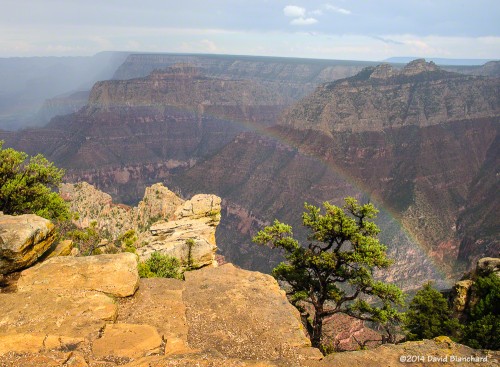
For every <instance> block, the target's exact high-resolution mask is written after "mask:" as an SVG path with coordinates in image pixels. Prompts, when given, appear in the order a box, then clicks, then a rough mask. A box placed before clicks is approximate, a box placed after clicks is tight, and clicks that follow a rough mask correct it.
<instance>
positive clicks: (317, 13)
mask: <svg viewBox="0 0 500 367" xmlns="http://www.w3.org/2000/svg"><path fill="white" fill-rule="evenodd" d="M308 14H309V15H323V10H321V9H316V10H311V11H310V12H308Z"/></svg>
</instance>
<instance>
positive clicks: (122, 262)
mask: <svg viewBox="0 0 500 367" xmlns="http://www.w3.org/2000/svg"><path fill="white" fill-rule="evenodd" d="M138 284H139V276H138V274H137V259H136V256H135V255H133V254H130V253H123V254H116V255H100V256H89V257H77V258H75V257H56V258H52V259H49V260H47V261H45V262H43V263H40V264H38V265H36V266H34V267H32V268H30V269H27V270H24V271H23V272H22V273H21V276H20V278H19V280H18V283H17V292H15V293H0V310H2V315H1V317H0V336H1V335H5V334H12V333H14V332H16V333H25V334H31V333H41V334H44V335H49V334H50V335H56V336H60V337H61V338H65V337H70V338H82V340H83V339H85V338H86V339H89V340H91V339H92V338H96V337H97V336H99V333H100V330H102V328H104V327H105V325H106V324H107V323H109V322H114V321H115V320H116V318H117V314H118V306H117V303H116V299H119V298H120V297H127V296H131V295H133V294H134V292H135V291H136V290H137V287H138ZM0 349H1V340H0Z"/></svg>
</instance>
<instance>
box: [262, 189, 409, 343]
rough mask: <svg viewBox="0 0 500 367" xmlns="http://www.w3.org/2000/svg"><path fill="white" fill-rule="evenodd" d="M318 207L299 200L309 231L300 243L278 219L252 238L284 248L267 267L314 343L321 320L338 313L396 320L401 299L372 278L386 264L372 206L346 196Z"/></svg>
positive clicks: (392, 288) (379, 320) (391, 288)
mask: <svg viewBox="0 0 500 367" xmlns="http://www.w3.org/2000/svg"><path fill="white" fill-rule="evenodd" d="M323 206H324V211H325V214H322V213H321V209H320V208H318V207H316V206H314V205H309V204H307V203H306V204H305V209H306V211H305V212H304V213H303V215H302V222H303V225H304V226H305V227H306V228H307V229H308V230H309V232H310V234H309V235H308V237H307V242H306V243H302V244H301V243H300V242H299V241H298V240H296V239H295V238H294V237H293V233H292V227H291V226H289V225H287V224H284V223H281V222H279V221H278V220H275V221H274V224H273V225H272V226H268V227H266V228H264V230H262V231H260V232H258V234H257V235H256V236H255V237H254V238H253V240H254V241H255V242H257V243H259V244H267V245H271V246H272V247H274V248H278V249H281V250H282V251H283V252H284V257H285V259H286V261H285V262H282V263H281V264H279V265H278V266H277V267H276V268H275V269H274V270H273V276H274V277H275V278H276V279H277V280H278V281H281V282H282V283H284V284H286V287H285V288H286V291H287V294H288V296H289V299H290V301H291V302H292V304H294V305H295V306H296V307H298V308H299V310H301V312H302V315H303V317H304V319H306V320H308V321H307V323H306V326H307V331H308V333H309V337H310V339H311V343H312V345H313V346H314V347H321V336H322V331H323V322H324V321H325V319H327V318H329V317H330V316H333V315H335V314H337V313H344V314H347V315H349V316H352V317H355V318H357V319H361V320H365V321H373V322H377V323H380V324H382V325H385V326H388V325H389V324H391V323H394V322H398V321H400V320H401V317H402V315H401V314H400V313H399V312H398V311H397V309H396V307H395V306H397V305H402V304H403V300H404V295H403V292H402V291H401V290H400V289H399V288H398V287H397V286H395V285H392V284H387V283H384V282H382V281H377V280H375V279H374V277H373V271H374V270H375V269H384V268H387V267H389V266H390V265H391V260H389V259H388V258H387V255H386V250H387V247H386V246H385V245H383V244H381V243H380V242H379V240H378V239H377V236H378V233H379V232H380V230H379V228H378V227H377V225H376V224H375V223H374V222H373V219H374V218H375V217H376V214H377V213H378V211H377V209H375V207H374V206H373V205H372V204H364V205H360V204H358V202H357V200H355V199H354V198H351V197H348V198H346V199H345V205H344V206H343V207H337V206H334V205H332V204H330V203H328V202H325V203H324V204H323ZM368 300H371V301H372V302H369V301H368ZM373 301H376V303H374V302H373ZM304 302H305V303H307V304H310V305H311V306H312V308H313V310H314V312H313V314H312V315H310V314H309V313H308V312H307V309H308V307H301V305H303V303H304ZM309 308H311V307H309Z"/></svg>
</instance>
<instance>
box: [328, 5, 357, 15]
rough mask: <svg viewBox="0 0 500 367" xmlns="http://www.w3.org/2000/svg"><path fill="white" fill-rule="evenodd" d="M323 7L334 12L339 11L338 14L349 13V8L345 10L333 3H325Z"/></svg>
mask: <svg viewBox="0 0 500 367" xmlns="http://www.w3.org/2000/svg"><path fill="white" fill-rule="evenodd" d="M325 8H326V9H327V10H330V11H333V12H335V13H340V14H344V15H349V14H351V11H350V10H347V9H344V8H339V7H337V6H334V5H331V4H326V5H325Z"/></svg>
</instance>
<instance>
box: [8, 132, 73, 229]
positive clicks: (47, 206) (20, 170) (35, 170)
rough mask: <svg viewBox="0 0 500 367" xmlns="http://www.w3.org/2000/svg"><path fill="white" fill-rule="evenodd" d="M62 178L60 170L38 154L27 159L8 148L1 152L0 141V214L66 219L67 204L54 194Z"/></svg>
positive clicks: (25, 156) (22, 154)
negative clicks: (31, 214)
mask: <svg viewBox="0 0 500 367" xmlns="http://www.w3.org/2000/svg"><path fill="white" fill-rule="evenodd" d="M63 175H64V171H63V170H62V169H59V168H57V167H55V166H54V164H53V163H52V162H49V161H48V160H47V159H46V158H45V157H44V156H42V155H41V154H38V155H36V156H34V157H28V155H27V154H26V153H24V152H19V151H17V150H14V149H12V148H8V149H3V141H0V211H3V212H4V213H5V214H11V215H18V214H28V213H34V214H37V215H39V216H41V217H44V218H47V219H57V220H66V219H68V218H69V208H68V205H67V204H66V203H65V202H64V200H63V199H62V198H61V197H60V196H59V194H57V193H56V192H55V191H54V190H55V189H56V188H57V187H58V185H59V184H60V183H61V180H62V177H63Z"/></svg>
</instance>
